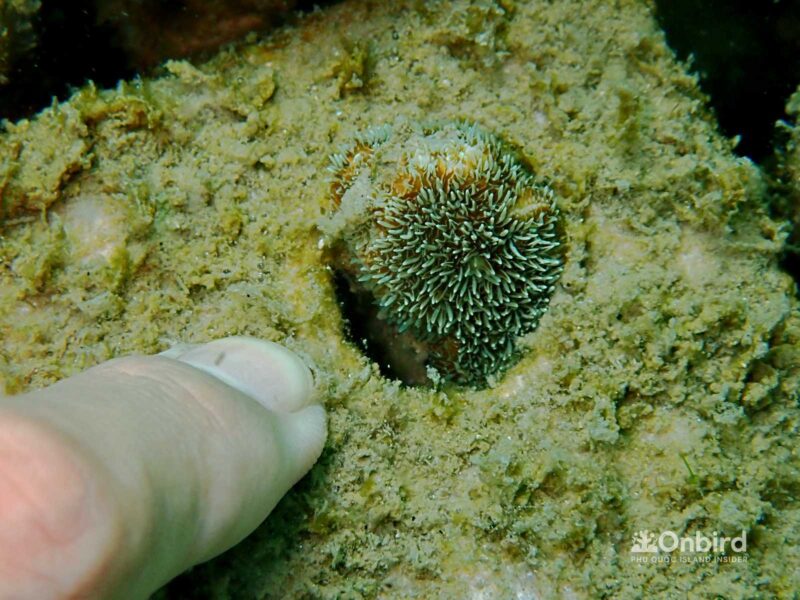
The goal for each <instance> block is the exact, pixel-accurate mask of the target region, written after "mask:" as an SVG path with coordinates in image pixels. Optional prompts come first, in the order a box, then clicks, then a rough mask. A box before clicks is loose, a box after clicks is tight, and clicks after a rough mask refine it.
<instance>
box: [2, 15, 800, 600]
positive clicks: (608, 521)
mask: <svg viewBox="0 0 800 600" xmlns="http://www.w3.org/2000/svg"><path fill="white" fill-rule="evenodd" d="M320 48H325V51H321V50H320ZM354 49H358V50H357V52H356V50H354ZM354 52H356V53H357V57H356V58H358V60H356V61H355V62H354V58H353V53H354ZM353 64H358V65H360V68H359V69H355V70H354V68H353V66H352V65H353ZM356 71H358V73H356ZM343 73H345V75H343ZM348 73H349V75H347V74H348ZM353 73H356V75H357V78H358V85H350V86H348V85H346V84H347V82H352V81H354V80H353ZM343 77H344V79H343ZM398 118H399V119H405V120H407V121H409V122H411V121H423V120H430V121H436V122H451V121H459V120H470V121H474V122H476V123H478V124H479V125H480V126H481V127H482V128H484V129H486V130H487V131H490V132H492V133H493V134H495V135H497V136H498V137H499V138H501V139H504V140H506V141H507V142H508V143H509V144H511V145H513V146H514V147H515V148H518V149H519V151H520V153H521V155H522V157H523V158H524V160H525V162H526V163H527V164H529V165H530V166H531V168H532V170H533V172H535V173H536V176H537V177H540V178H541V179H542V180H543V181H546V182H547V184H548V185H549V187H550V188H552V189H553V191H554V197H555V198H557V205H558V210H559V212H560V221H561V223H560V227H561V228H562V229H563V245H564V248H565V253H564V271H563V274H562V275H561V278H560V279H559V281H558V283H557V284H556V286H555V290H554V292H553V296H552V299H551V301H550V304H549V308H548V311H547V312H546V313H545V314H544V315H543V317H542V318H541V320H540V322H539V325H538V328H537V329H536V330H535V331H532V332H530V333H528V334H527V335H525V336H523V337H521V338H519V339H518V340H516V345H517V347H518V348H520V349H521V350H522V356H521V359H520V360H519V362H517V363H516V364H515V365H513V366H512V367H511V368H510V369H509V370H508V371H506V372H505V374H503V375H501V376H499V377H498V378H497V381H496V382H495V384H494V387H492V388H489V389H484V390H474V389H471V388H469V387H459V386H455V385H451V384H444V385H441V386H440V387H438V388H433V389H429V388H419V387H405V386H402V385H400V384H399V383H398V382H394V381H390V380H388V379H387V378H385V377H383V376H381V375H380V373H379V371H378V368H377V365H375V364H374V363H372V362H371V361H370V359H368V358H367V357H365V356H364V355H363V354H362V353H361V351H360V350H359V349H358V348H357V347H356V345H355V344H353V343H351V342H349V341H348V340H347V337H346V329H347V327H346V324H345V323H344V322H343V320H342V318H341V316H340V307H339V305H338V303H337V299H336V295H335V291H334V285H333V281H332V279H333V278H332V273H331V268H330V267H329V265H328V264H326V262H325V260H326V257H327V254H326V252H325V248H324V244H322V245H321V244H320V243H319V242H320V239H321V232H320V231H319V230H318V229H317V224H318V223H319V220H320V214H321V208H322V207H323V206H326V205H327V204H328V203H329V202H330V186H331V181H330V179H329V173H328V171H327V169H326V167H327V166H328V157H329V156H330V155H331V154H332V153H334V152H336V151H338V149H339V148H340V147H341V146H342V145H343V144H346V143H347V142H348V141H350V140H352V139H353V138H354V137H355V136H356V135H357V134H358V133H359V132H362V131H366V130H368V129H370V128H372V127H375V126H380V125H383V124H386V123H391V122H395V121H396V120H397V119H398ZM0 152H2V157H3V158H2V161H3V162H2V163H0V164H2V169H3V171H2V172H1V173H0V193H1V194H2V206H3V207H4V212H3V215H2V216H0V219H3V221H2V226H1V227H2V229H1V230H0V236H1V237H0V265H2V269H0V337H2V340H3V344H2V347H0V375H1V376H2V378H3V380H4V382H5V386H6V389H7V390H8V391H19V390H25V389H30V388H33V387H38V386H41V385H45V384H47V383H51V382H53V381H55V380H57V379H59V378H61V377H65V376H68V375H70V374H72V373H75V372H77V371H79V370H81V369H83V368H85V367H87V366H89V365H92V364H95V363H97V362H99V361H101V360H104V359H106V358H109V357H111V356H116V355H119V354H124V353H129V352H154V351H158V350H163V349H165V348H166V347H168V346H170V345H171V344H174V343H176V342H178V341H182V342H197V341H205V340H208V339H211V338H216V337H220V336H224V335H230V334H249V335H255V336H260V337H263V338H266V339H270V340H274V341H278V342H281V343H284V344H286V345H287V346H289V347H290V348H292V349H294V350H296V351H297V352H299V353H300V354H301V355H302V356H304V357H305V358H306V359H307V360H308V361H309V362H311V363H312V364H313V365H314V370H315V372H316V375H317V381H318V383H319V386H320V392H321V394H322V396H323V397H324V399H325V402H326V405H327V408H328V411H329V414H330V436H329V440H328V445H327V448H326V450H325V451H324V453H323V456H322V458H321V460H320V462H319V463H318V464H317V465H316V466H315V468H314V469H313V470H312V472H311V473H310V475H309V476H308V477H307V478H306V479H305V480H304V481H303V482H301V484H300V485H299V486H298V487H297V488H296V489H295V490H294V491H293V492H291V493H290V494H289V495H288V496H287V497H286V498H285V499H284V501H283V502H282V503H281V504H280V505H279V507H278V509H277V511H276V513H275V514H274V515H273V516H272V517H271V518H270V519H268V521H267V522H266V523H265V524H264V525H263V526H262V527H261V528H260V529H259V530H258V531H257V532H256V533H255V534H254V535H252V536H251V537H250V538H248V539H247V540H246V541H245V542H244V543H243V544H241V545H240V546H238V547H237V548H235V549H234V550H232V551H231V552H229V553H227V554H226V555H224V556H223V557H220V558H219V559H217V560H215V561H213V562H211V563H209V564H208V565H206V566H203V567H199V568H197V569H194V570H193V571H192V572H191V573H189V574H187V575H185V576H184V577H182V578H181V579H180V580H178V581H176V582H174V583H173V584H171V585H170V586H168V587H167V588H166V589H165V590H163V591H162V592H161V597H163V598H169V597H175V598H178V597H186V596H187V595H189V596H193V597H213V598H262V597H268V598H269V597H276V598H277V597H292V598H362V597H363V598H371V597H378V596H380V597H397V598H409V597H419V598H461V597H471V596H472V597H477V596H480V597H496V598H507V597H530V598H538V597H541V598H550V597H560V596H563V597H577V598H597V597H609V598H611V597H615V598H635V597H686V596H689V597H708V596H715V595H718V596H722V597H726V598H728V597H731V598H733V597H742V598H771V597H782V598H791V597H792V595H793V594H794V593H795V591H796V590H797V589H800V579H799V578H798V577H799V576H798V573H800V550H799V548H800V539H798V535H799V534H798V532H800V504H798V493H797V492H798V490H800V458H799V457H798V451H797V447H798V445H797V429H798V425H799V423H798V419H799V417H800V410H798V402H797V400H798V378H799V377H800V318H798V305H797V300H796V297H795V289H794V285H793V283H792V281H791V280H790V278H789V277H788V276H787V275H785V274H784V273H782V272H781V271H780V269H779V268H778V266H777V257H778V255H779V253H780V251H781V249H782V247H783V243H784V237H785V228H784V226H783V224H782V223H780V222H776V221H775V220H773V219H772V218H770V216H769V215H768V213H767V209H766V206H765V193H766V192H765V184H764V181H763V178H762V175H761V173H760V172H759V170H758V169H757V168H756V167H755V166H754V165H753V164H752V163H751V162H749V161H748V160H747V159H743V158H738V157H736V156H734V155H733V154H732V151H731V143H730V142H729V141H727V140H725V139H722V138H721V137H720V136H719V135H718V133H717V131H716V127H715V124H714V122H713V120H712V119H711V118H710V116H709V114H708V112H707V110H706V109H705V105H704V98H703V97H702V95H701V94H700V93H699V92H698V89H697V85H696V80H695V78H694V77H692V76H690V75H687V74H686V72H685V71H684V69H683V67H682V66H681V65H679V64H677V63H676V61H675V60H674V58H673V56H672V54H671V53H670V51H669V50H668V49H667V47H666V45H665V43H664V39H663V35H662V34H661V32H660V31H659V30H658V28H657V27H656V24H655V22H654V20H653V18H652V15H651V14H650V9H649V6H648V5H647V4H643V3H640V2H621V3H614V4H611V3H606V2H601V1H599V0H598V1H596V2H594V1H593V2H582V1H581V2H578V1H575V2H558V3H549V2H539V1H537V0H530V1H528V2H507V1H502V2H491V1H488V0H474V1H469V0H456V1H454V2H450V3H442V4H439V3H420V2H415V1H412V0H409V1H408V2H398V3H369V2H345V3H343V4H341V5H337V6H335V7H333V8H331V9H329V10H326V11H322V12H318V13H314V14H312V15H309V16H307V17H306V18H304V19H303V20H302V21H301V22H300V23H299V25H298V26H297V27H296V28H293V29H285V30H282V31H280V32H277V33H276V34H274V35H272V36H270V37H268V38H266V39H264V40H262V41H259V42H257V43H254V44H251V45H247V46H243V47H241V48H238V49H237V50H235V51H234V50H229V51H225V52H222V53H221V54H219V55H218V56H217V57H215V58H213V59H212V60H211V61H210V62H208V63H206V64H203V65H200V66H192V65H190V64H188V63H184V62H173V63H169V64H168V65H167V68H166V74H165V75H164V76H162V77H160V78H158V79H147V80H142V81H137V82H134V83H131V84H124V85H121V86H120V87H119V88H118V89H116V90H108V91H97V90H93V89H91V88H87V89H84V90H82V91H80V92H79V93H78V94H76V95H75V96H74V97H73V98H72V99H71V100H69V101H67V102H65V103H63V104H61V105H58V106H55V107H53V108H51V109H48V110H46V111H44V112H43V113H42V114H41V115H39V116H38V117H37V118H35V119H33V120H31V121H30V122H29V123H20V124H17V125H13V126H10V127H8V130H7V131H6V132H5V133H4V134H3V135H2V138H0ZM22 156H24V157H25V159H24V160H22V159H21V158H20V157H22ZM87 223H89V225H87ZM91 224H94V225H91ZM91 228H95V229H98V230H99V229H102V231H103V235H99V236H97V237H96V238H91V240H89V241H87V239H86V235H84V234H83V233H82V232H85V231H88V230H89V229H91ZM321 246H322V247H321ZM665 531H669V532H673V533H674V535H675V536H676V537H681V538H691V539H698V536H706V537H708V538H711V537H712V536H716V537H717V538H719V537H728V538H742V537H743V538H746V544H747V549H746V559H747V560H746V561H743V560H738V559H742V558H743V556H744V555H743V554H742V553H739V552H734V551H732V550H731V548H730V547H728V552H727V557H728V558H727V559H723V558H721V557H720V556H719V554H714V553H713V552H710V553H705V552H701V553H697V554H696V553H691V552H688V551H686V552H681V551H675V552H673V553H671V554H669V556H671V557H673V558H674V560H673V561H672V562H671V563H666V562H665V561H663V560H661V561H658V562H653V563H649V562H639V561H636V560H632V559H633V558H637V557H639V558H640V557H641V556H642V555H641V554H637V553H632V552H631V550H632V547H633V542H634V536H636V539H637V540H639V539H641V533H640V532H643V533H645V534H655V535H656V536H658V534H659V533H661V532H665ZM645 538H647V536H645ZM667 539H668V538H667ZM664 555H666V553H662V555H660V556H662V558H663V556H664ZM645 556H647V555H645ZM682 557H683V558H682ZM697 557H699V560H693V559H694V558H697ZM684 558H685V559H686V560H684ZM706 558H708V560H706ZM733 559H737V560H733Z"/></svg>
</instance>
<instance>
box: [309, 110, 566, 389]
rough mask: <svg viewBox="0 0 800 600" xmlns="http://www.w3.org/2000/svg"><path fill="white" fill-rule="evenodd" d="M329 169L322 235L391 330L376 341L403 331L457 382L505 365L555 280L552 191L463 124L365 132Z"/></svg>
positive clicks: (474, 380)
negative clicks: (330, 179)
mask: <svg viewBox="0 0 800 600" xmlns="http://www.w3.org/2000/svg"><path fill="white" fill-rule="evenodd" d="M331 162H332V163H333V164H332V168H331V170H332V172H333V182H332V184H331V203H332V206H333V210H332V214H331V215H330V217H329V218H328V219H326V220H325V221H324V222H323V223H322V229H323V231H326V232H327V233H328V234H329V235H330V236H331V238H333V240H334V243H335V244H336V243H338V242H340V243H339V244H338V245H339V249H338V252H337V253H336V255H335V259H334V260H335V263H336V265H337V267H338V268H339V269H340V270H341V271H343V272H345V273H347V274H348V275H349V276H350V279H351V285H353V286H361V287H363V288H364V289H365V290H367V291H368V292H369V293H370V294H372V296H373V298H374V302H376V303H377V305H378V306H379V307H380V309H381V315H380V317H381V318H383V319H385V320H386V321H388V322H389V323H390V324H392V325H394V326H396V328H397V331H391V330H389V331H386V330H384V329H383V328H382V329H381V334H382V335H383V336H385V337H384V340H383V341H384V343H386V344H391V343H397V342H395V340H397V339H398V336H397V333H398V332H399V333H404V332H406V331H409V332H410V333H411V334H412V335H413V338H414V342H416V343H414V344H413V346H414V348H413V350H414V353H415V355H419V356H420V357H421V358H424V357H427V358H428V363H429V365H430V366H432V367H433V368H435V369H436V370H437V371H438V373H440V374H441V375H443V376H444V377H445V378H447V379H452V380H455V381H458V382H460V383H466V384H474V385H483V384H485V383H486V380H487V378H488V377H492V376H493V375H495V374H496V373H498V371H500V370H502V369H504V368H505V367H507V366H508V365H509V364H510V363H511V361H512V356H513V353H514V341H515V339H516V338H517V337H519V336H520V335H524V334H526V333H528V332H530V331H532V330H533V329H534V328H535V327H536V325H537V323H538V322H539V319H540V318H541V315H542V314H543V313H544V311H545V310H546V308H547V303H548V301H549V299H550V295H551V294H552V291H553V286H554V284H555V282H556V281H557V280H558V276H559V275H560V274H561V270H562V259H561V255H560V247H561V242H560V240H559V237H558V233H557V231H556V225H557V219H558V211H557V209H556V205H555V200H554V197H553V193H552V191H551V190H550V189H549V188H548V187H547V186H545V185H543V184H538V183H536V182H535V180H534V178H533V175H532V174H530V172H529V170H528V168H527V167H525V166H524V165H523V164H522V163H521V162H520V160H519V157H518V156H517V155H515V153H514V152H513V151H512V150H511V149H510V148H509V147H507V146H506V144H504V143H503V142H501V141H500V140H499V139H498V138H496V137H495V136H493V135H491V134H489V133H486V132H485V131H483V130H482V129H480V128H479V127H477V126H476V125H472V124H467V123H450V124H440V125H430V126H422V125H412V124H405V125H397V126H394V127H389V126H385V127H380V128H377V129H373V130H370V131H368V132H367V133H365V134H363V135H361V136H359V137H358V138H357V139H356V141H355V142H353V143H352V144H351V145H350V146H349V147H347V148H346V149H345V150H344V151H343V152H342V153H340V154H335V155H333V157H332V159H331ZM387 338H388V339H387ZM411 368H412V371H418V370H419V369H413V365H412V367H411ZM395 370H397V369H395ZM402 374H403V373H401V375H402ZM404 379H406V380H407V379H409V378H408V377H404Z"/></svg>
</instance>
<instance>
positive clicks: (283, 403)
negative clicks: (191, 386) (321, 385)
mask: <svg viewBox="0 0 800 600" xmlns="http://www.w3.org/2000/svg"><path fill="white" fill-rule="evenodd" d="M165 355H166V356H169V357H170V358H174V359H176V360H179V361H181V362H185V363H188V364H190V365H192V366H193V367H196V368H198V369H201V370H203V371H205V372H206V373H209V374H210V375H213V376H214V377H216V378H217V379H219V380H220V381H223V382H224V383H227V384H228V385H230V386H231V387H233V388H236V389H237V390H239V391H240V392H242V393H244V394H247V395H248V396H250V397H251V398H253V399H254V400H256V401H257V402H259V403H260V404H262V405H264V406H265V407H267V408H269V409H271V410H274V411H279V412H295V411H298V410H301V409H302V408H304V407H305V406H307V405H308V404H309V403H310V400H311V397H312V391H313V388H314V380H313V378H312V376H311V371H309V369H308V367H307V366H306V365H305V363H304V362H303V361H302V360H301V359H300V357H299V356H297V355H296V354H295V353H294V352H292V351H291V350H287V349H286V348H284V347H283V346H281V345H279V344H275V343H273V342H266V341H264V340H259V339H257V338H251V337H242V336H236V337H228V338H223V339H221V340H215V341H213V342H209V343H207V344H203V345H201V346H195V347H189V348H188V349H187V348H186V347H183V348H182V349H181V350H180V351H179V352H175V353H173V355H172V356H170V354H169V351H168V352H167V353H165Z"/></svg>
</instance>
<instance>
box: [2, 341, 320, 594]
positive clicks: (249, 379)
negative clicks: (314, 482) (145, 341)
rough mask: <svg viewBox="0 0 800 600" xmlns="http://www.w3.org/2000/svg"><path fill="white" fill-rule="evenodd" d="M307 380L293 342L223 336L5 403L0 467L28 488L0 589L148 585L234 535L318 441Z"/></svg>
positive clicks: (297, 474)
mask: <svg viewBox="0 0 800 600" xmlns="http://www.w3.org/2000/svg"><path fill="white" fill-rule="evenodd" d="M312 390H313V381H312V379H311V375H310V373H309V372H308V369H307V368H306V366H305V365H304V364H303V363H302V361H301V360H300V359H299V358H298V357H296V356H295V355H294V354H292V353H290V352H289V351H288V350H286V349H284V348H282V347H281V346H278V345H277V344H271V343H267V342H260V341H257V340H253V339H250V338H226V339H224V340H218V341H216V342H211V343H210V344H205V345H203V346H197V347H184V348H181V349H178V350H174V351H171V352H168V353H166V354H165V355H163V356H151V357H126V358H121V359H117V360H113V361H109V362H107V363H104V364H102V365H99V366H97V367H95V368H92V369H89V370H88V371H86V372H84V373H81V374H79V375H77V376H75V377H71V378H69V379H66V380H64V381H61V382H59V383H57V384H55V385H54V386H51V387H49V388H46V389H44V390H40V391H38V392H34V393H31V394H28V395H26V396H24V397H22V396H20V397H12V398H5V399H2V401H0V474H5V475H6V477H5V480H6V481H12V482H18V481H19V482H24V485H25V486H26V489H25V490H24V492H25V493H24V494H20V493H15V494H9V496H10V497H13V498H14V499H17V498H21V499H24V500H25V506H22V508H20V507H16V508H14V507H12V508H13V511H11V510H10V509H9V510H8V511H7V514H14V515H15V516H14V522H13V523H11V525H12V526H11V527H5V525H7V524H6V523H4V527H3V528H0V564H2V565H3V566H2V567H0V596H3V597H5V596H6V595H9V596H13V597H50V596H59V597H61V596H70V597H72V596H79V597H83V596H89V597H95V596H100V597H124V598H139V597H146V596H147V595H148V594H150V593H152V592H153V591H154V590H155V589H157V588H158V587H160V586H161V585H163V584H164V583H165V582H166V581H168V580H169V579H170V578H172V577H174V576H175V575H177V574H178V573H180V572H181V571H182V570H184V569H186V568H188V567H190V566H192V565H194V564H197V563H198V562H202V561H204V560H207V559H208V558H211V557H213V556H215V555H216V554H219V553H221V552H223V551H224V550H226V549H227V548H229V547H230V546H232V545H233V544H235V543H237V542H239V541H240V540H241V539H242V538H243V537H245V536H246V535H247V534H249V533H250V532H251V531H252V530H253V529H254V528H255V527H257V526H258V524H259V523H261V521H263V519H264V518H265V517H266V516H267V514H269V512H270V511H271V510H272V509H273V508H274V506H275V504H277V502H278V501H279V500H280V498H281V496H283V494H284V493H285V492H286V491H287V490H288V489H289V487H291V486H292V485H293V484H294V483H295V482H296V481H297V480H298V479H300V478H301V477H302V476H303V475H304V474H305V473H306V472H307V471H308V469H309V468H310V467H311V465H312V464H313V463H314V461H315V460H316V459H317V458H318V456H319V454H320V452H321V450H322V446H323V444H324V441H325V435H326V426H325V412H324V410H323V408H322V407H321V406H318V405H315V404H313V403H311V397H312ZM4 423H11V426H4ZM20 423H22V424H23V425H20ZM4 431H5V432H6V433H7V434H8V435H5V436H4ZM15 435H16V436H17V437H18V438H19V437H20V436H23V437H24V439H14V436H15ZM4 441H5V443H6V446H7V447H8V448H11V450H13V452H6V453H5V454H6V455H7V456H9V457H10V459H9V460H7V461H5V462H4V461H3V455H4V453H3V451H4V447H3V444H4ZM21 454H23V455H24V456H21ZM20 465H22V466H24V468H25V472H24V473H19V474H17V476H15V474H14V473H13V470H14V469H19V468H23V467H22V466H20ZM31 465H33V468H32V466H31ZM4 469H5V471H6V473H3V470H4ZM9 472H10V476H9V475H8V473H9ZM31 473H33V474H35V475H36V476H35V477H31V475H30V474H31ZM66 474H73V475H74V476H71V477H67V476H66ZM2 481H3V480H2V479H0V501H2V500H3V490H2ZM65 481H69V486H70V488H71V489H70V490H68V491H69V492H70V493H65V490H64V485H65V484H64V482H65ZM55 486H58V487H57V488H56V487H55ZM73 488H74V489H73ZM15 501H16V500H15ZM18 503H23V501H22V500H19V502H18ZM1 505H2V502H0V506H1ZM43 509H46V512H45V510H43ZM4 569H5V570H7V571H4ZM20 573H25V574H26V575H25V577H22V578H20V577H19V574H20ZM7 576H8V578H7Z"/></svg>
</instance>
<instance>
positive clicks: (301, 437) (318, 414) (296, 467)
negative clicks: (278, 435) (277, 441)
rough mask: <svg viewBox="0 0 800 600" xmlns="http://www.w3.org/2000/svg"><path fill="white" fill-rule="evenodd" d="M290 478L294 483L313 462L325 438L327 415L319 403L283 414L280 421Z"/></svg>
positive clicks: (315, 460)
mask: <svg viewBox="0 0 800 600" xmlns="http://www.w3.org/2000/svg"><path fill="white" fill-rule="evenodd" d="M281 431H282V438H283V443H284V448H285V451H286V452H285V456H286V457H287V458H286V460H287V461H288V471H289V473H290V479H291V480H292V481H293V482H294V481H297V480H298V479H300V478H301V477H302V476H303V475H305V474H306V473H307V472H308V470H309V469H310V468H311V467H312V466H313V465H314V463H315V462H317V459H318V458H319V457H320V454H322V449H323V447H324V446H325V440H326V439H327V437H328V417H327V414H326V412H325V409H324V408H323V407H322V406H320V405H319V404H313V405H311V406H307V407H305V408H304V409H302V410H300V411H298V412H295V413H292V414H290V415H286V418H285V420H284V422H283V423H282V424H281Z"/></svg>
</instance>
